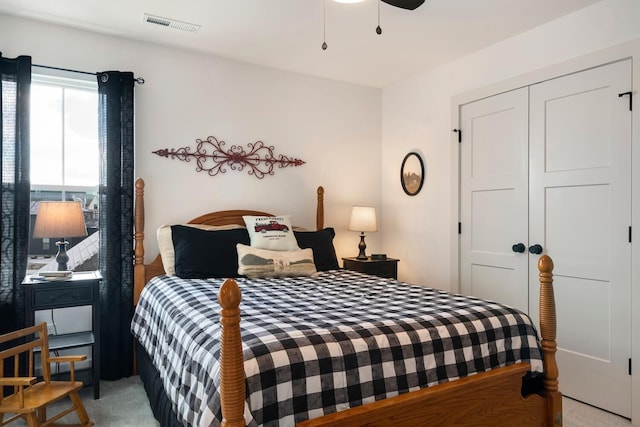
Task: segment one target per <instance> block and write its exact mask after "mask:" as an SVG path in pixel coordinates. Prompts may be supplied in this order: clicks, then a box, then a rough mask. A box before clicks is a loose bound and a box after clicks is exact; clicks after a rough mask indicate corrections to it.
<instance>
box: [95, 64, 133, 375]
mask: <svg viewBox="0 0 640 427" xmlns="http://www.w3.org/2000/svg"><path fill="white" fill-rule="evenodd" d="M97 77H98V93H99V132H100V190H99V197H100V231H99V233H100V235H99V236H100V271H101V273H102V275H103V277H104V280H103V281H102V284H101V287H100V310H101V312H100V330H101V331H100V334H101V335H100V336H101V349H100V359H101V367H100V369H101V375H100V376H101V378H103V379H106V380H116V379H119V378H122V377H126V376H129V375H131V374H132V373H133V339H132V337H131V334H130V332H129V328H130V325H131V318H132V316H133V164H134V159H133V151H134V150H133V109H134V108H133V86H134V78H133V73H131V72H119V71H107V72H101V73H97Z"/></svg>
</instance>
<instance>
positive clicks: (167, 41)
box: [0, 0, 600, 87]
mask: <svg viewBox="0 0 640 427" xmlns="http://www.w3.org/2000/svg"><path fill="white" fill-rule="evenodd" d="M325 1H326V41H327V44H328V49H327V50H326V51H323V50H322V48H321V45H322V41H323V6H324V5H325ZM598 1H600V0H426V2H425V4H423V5H422V6H420V7H419V8H418V9H416V10H414V11H407V10H404V9H399V8H395V7H392V6H389V5H387V4H385V3H382V4H381V5H380V14H381V26H382V30H383V32H382V35H377V34H376V32H375V28H376V26H377V19H378V17H377V13H378V1H377V0H366V1H364V2H363V3H359V4H341V3H336V2H334V1H331V0H182V1H176V0H135V1H131V0H104V1H99V0H54V1H52V0H0V13H6V14H10V15H16V16H22V17H29V18H34V19H38V20H42V21H48V22H53V23H58V24H63V25H68V26H71V27H76V28H81V29H87V30H92V31H98V32H101V33H106V34H115V35H119V36H122V37H127V38H132V39H137V40H143V41H149V42H154V43H159V44H164V45H170V46H177V47H181V48H188V49H193V50H197V51H201V52H206V53H210V54H214V55H218V56H221V57H226V58H231V59H236V60H240V61H246V62H250V63H254V64H260V65H265V66H269V67H274V68H279V69H285V70H291V71H296V72H300V73H305V74H310V75H315V76H320V77H326V78H330V79H335V80H341V81H346V82H351V83H359V84H363V85H367V86H374V87H383V86H385V85H387V84H389V83H391V82H393V81H395V80H399V79H402V78H404V77H407V76H410V75H413V74H416V73H419V72H421V71H425V70H427V69H429V68H433V67H436V66H438V65H441V64H444V63H447V62H449V61H452V60H454V59H456V58H458V57H461V56H464V55H466V54H469V53H471V52H473V51H476V50H478V49H481V48H483V47H486V46H489V45H491V44H494V43H496V42H498V41H500V40H503V39H505V38H508V37H511V36H513V35H516V34H518V33H521V32H524V31H526V30H528V29H530V28H533V27H536V26H539V25H541V24H543V23H545V22H548V21H552V20H554V19H557V18H559V17H561V16H563V15H566V14H569V13H571V12H573V11H576V10H578V9H581V8H583V7H586V6H589V5H591V4H593V3H596V2H598ZM144 13H149V14H152V15H157V16H161V17H164V18H171V19H175V20H179V21H184V22H189V23H194V24H199V25H201V28H200V30H199V31H198V32H196V33H187V32H183V31H179V30H175V29H170V28H165V27H161V26H157V25H152V24H148V23H144V22H143V21H142V16H143V14H144Z"/></svg>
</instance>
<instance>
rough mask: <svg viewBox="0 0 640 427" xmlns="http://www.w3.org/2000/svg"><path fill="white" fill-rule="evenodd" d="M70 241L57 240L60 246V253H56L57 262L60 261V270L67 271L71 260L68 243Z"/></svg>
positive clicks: (57, 244)
mask: <svg viewBox="0 0 640 427" xmlns="http://www.w3.org/2000/svg"><path fill="white" fill-rule="evenodd" d="M68 244H69V242H67V241H65V240H61V241H59V242H56V246H57V247H58V253H57V254H56V262H57V263H58V271H67V270H68V268H67V263H68V262H69V255H67V245H68Z"/></svg>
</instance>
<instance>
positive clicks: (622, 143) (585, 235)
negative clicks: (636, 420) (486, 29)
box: [529, 60, 631, 417]
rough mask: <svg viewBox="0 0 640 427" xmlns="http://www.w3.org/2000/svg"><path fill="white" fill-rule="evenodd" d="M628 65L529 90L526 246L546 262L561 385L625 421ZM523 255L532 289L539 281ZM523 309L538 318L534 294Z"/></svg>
mask: <svg viewBox="0 0 640 427" xmlns="http://www.w3.org/2000/svg"><path fill="white" fill-rule="evenodd" d="M630 88H631V63H630V61H629V60H626V61H621V62H617V63H613V64H609V65H605V66H602V67H597V68H593V69H590V70H586V71H582V72H579V73H575V74H571V75H568V76H564V77H560V78H557V79H553V80H549V81H546V82H543V83H540V84H536V85H532V86H531V87H530V140H529V144H530V164H529V169H530V180H529V182H530V189H529V191H530V211H529V219H530V239H529V240H530V243H531V244H535V243H538V244H540V245H541V246H543V247H544V249H545V252H547V253H549V255H551V257H552V258H553V260H554V263H555V265H556V268H555V270H554V280H555V289H556V307H557V312H558V333H557V341H558V362H559V366H560V389H561V390H562V392H563V393H565V394H566V395H568V396H570V397H574V398H576V399H579V400H582V401H585V402H588V403H590V404H593V405H595V406H598V407H601V408H603V409H606V410H608V411H611V412H614V413H617V414H620V415H623V416H627V417H629V416H630V415H631V398H630V395H631V376H630V375H629V372H628V361H629V358H630V357H631V329H630V328H631V307H630V298H631V277H630V273H631V244H630V243H629V241H628V227H629V226H630V225H631V112H630V111H629V102H628V100H627V99H626V98H621V97H619V96H618V94H619V93H622V92H626V91H628V90H630ZM535 261H536V260H535V259H534V258H533V257H532V259H531V266H530V271H531V277H530V283H531V284H534V283H536V281H537V277H536V274H535V269H534V268H533V266H534V265H535ZM529 301H530V306H529V312H530V315H531V316H532V318H533V319H534V320H535V321H536V322H537V320H538V289H537V287H536V286H531V287H530V298H529Z"/></svg>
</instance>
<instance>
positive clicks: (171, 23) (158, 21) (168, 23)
mask: <svg viewBox="0 0 640 427" xmlns="http://www.w3.org/2000/svg"><path fill="white" fill-rule="evenodd" d="M142 21H143V22H148V23H149V24H155V25H160V26H163V27H168V28H174V29H176V30H182V31H187V32H189V33H195V32H196V31H198V30H199V29H200V25H196V24H189V23H188V22H181V21H176V20H175V19H169V18H162V17H161V16H155V15H149V14H148V13H145V14H144V15H143V16H142Z"/></svg>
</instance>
